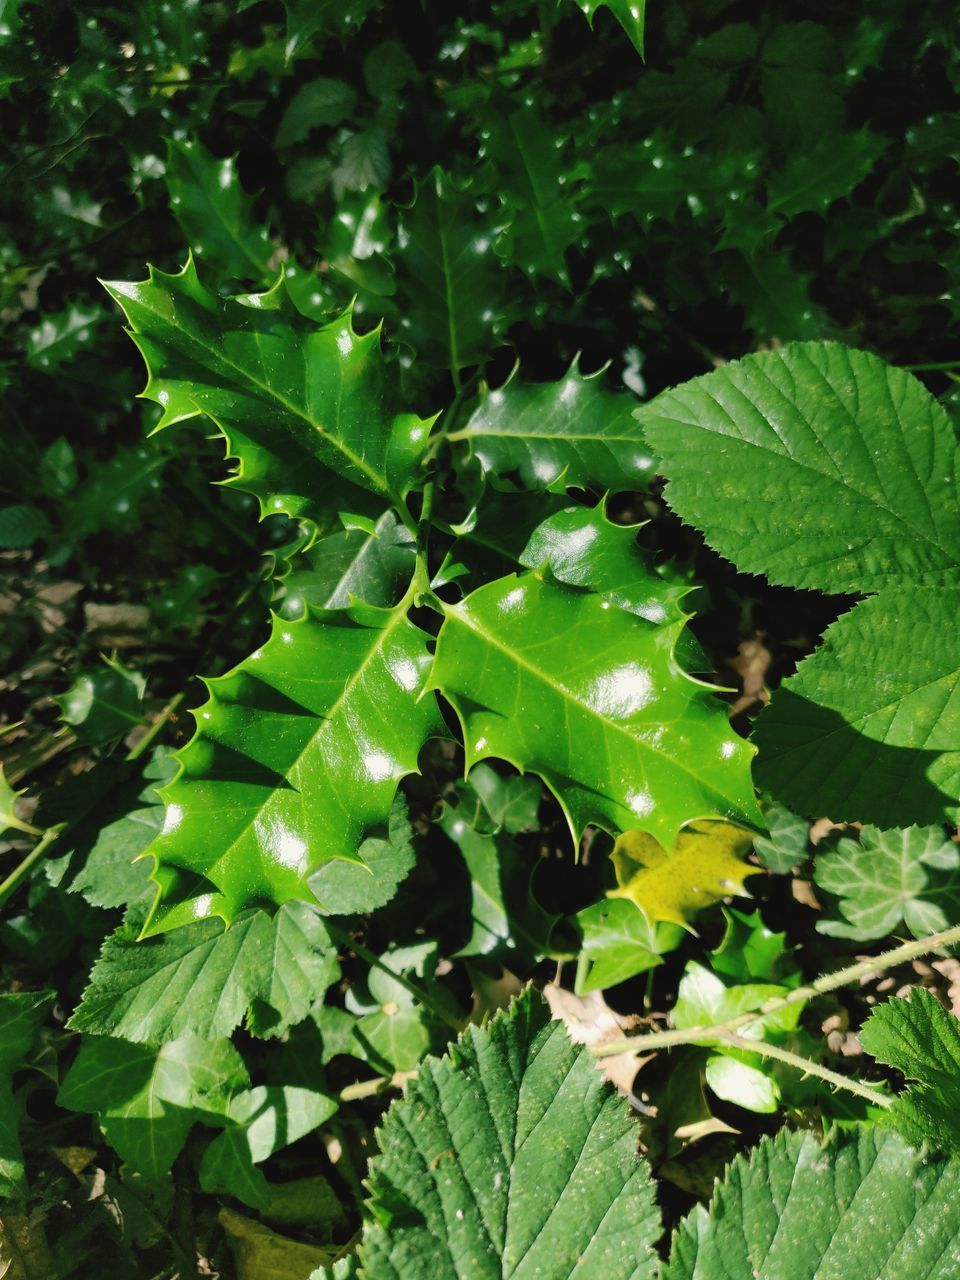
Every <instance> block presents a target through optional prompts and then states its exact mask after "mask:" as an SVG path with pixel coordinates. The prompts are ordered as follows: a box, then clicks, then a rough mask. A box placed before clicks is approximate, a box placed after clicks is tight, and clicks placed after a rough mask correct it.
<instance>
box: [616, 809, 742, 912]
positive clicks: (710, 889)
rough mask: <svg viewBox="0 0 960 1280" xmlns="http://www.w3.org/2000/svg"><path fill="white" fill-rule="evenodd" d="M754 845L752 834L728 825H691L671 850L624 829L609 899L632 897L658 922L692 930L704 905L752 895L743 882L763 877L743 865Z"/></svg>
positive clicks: (682, 832)
mask: <svg viewBox="0 0 960 1280" xmlns="http://www.w3.org/2000/svg"><path fill="white" fill-rule="evenodd" d="M752 844H753V834H752V832H750V831H744V830H743V828H742V827H736V826H734V825H733V824H732V823H729V822H695V823H691V825H690V826H688V827H685V828H684V829H683V830H682V831H681V832H680V834H679V835H678V836H677V839H676V842H675V844H674V846H673V848H672V849H671V850H670V851H669V852H668V851H667V850H666V849H664V848H663V847H662V846H661V845H660V844H659V843H658V842H657V841H656V840H655V839H654V837H653V836H651V835H648V834H647V833H646V832H644V831H625V832H624V833H623V834H622V835H621V836H618V837H617V842H616V844H615V845H614V847H613V854H612V855H611V856H612V858H613V865H614V868H615V870H616V873H617V885H618V887H617V888H616V889H613V890H611V893H610V896H611V897H615V898H627V899H629V900H630V901H631V902H632V903H634V904H635V905H636V906H638V907H639V908H640V910H641V911H642V912H643V913H644V915H645V916H646V917H647V918H648V919H649V920H650V921H652V922H654V923H656V922H658V921H661V920H667V921H670V922H672V923H673V924H679V925H682V926H683V927H684V928H686V929H689V928H690V927H691V923H692V917H693V916H694V915H696V914H697V912H698V911H702V910H703V909H704V908H705V907H709V906H712V905H713V904H714V903H715V902H722V901H723V899H724V898H727V897H730V896H731V895H735V894H736V895H739V896H741V897H749V896H750V895H749V893H748V891H747V888H746V886H745V885H744V880H745V879H746V877H747V876H750V875H758V874H760V868H759V867H752V866H750V865H749V863H745V862H744V861H743V859H744V857H745V856H746V854H747V853H749V851H750V847H751V845H752Z"/></svg>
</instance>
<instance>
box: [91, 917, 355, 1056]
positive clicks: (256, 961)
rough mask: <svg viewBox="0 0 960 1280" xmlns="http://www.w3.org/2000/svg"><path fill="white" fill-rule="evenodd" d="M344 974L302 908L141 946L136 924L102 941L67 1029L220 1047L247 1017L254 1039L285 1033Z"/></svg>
mask: <svg viewBox="0 0 960 1280" xmlns="http://www.w3.org/2000/svg"><path fill="white" fill-rule="evenodd" d="M339 972H340V970H339V966H338V963H337V951H336V947H335V946H334V945H333V943H332V941H331V938H330V935H329V934H328V933H327V931H326V929H325V928H324V925H323V922H322V920H321V919H320V917H319V916H318V915H317V913H316V911H314V910H313V909H312V908H311V907H308V906H306V905H305V904H304V903H298V902H291V903H288V904H286V905H285V906H283V907H281V908H280V910H279V911H278V912H277V913H276V915H274V916H268V915H267V913H266V912H265V911H250V912H247V913H245V914H244V915H241V916H240V917H239V918H238V919H236V920H235V921H234V922H233V924H231V925H230V926H229V928H227V929H224V928H223V927H222V925H221V924H220V922H219V921H214V920H198V921H197V922H196V923H194V924H188V925H185V926H184V927H183V928H181V929H175V930H173V931H172V932H171V933H170V934H167V935H165V936H164V937H161V938H148V939H146V940H145V941H142V942H138V941H137V928H136V925H135V924H131V923H128V924H124V925H122V926H121V927H120V928H119V929H117V930H116V932H115V933H113V934H111V935H110V937H109V938H107V940H106V942H105V943H104V945H103V950H102V951H101V953H100V958H99V959H98V960H97V962H96V964H95V965H94V967H93V971H92V972H91V974H90V981H89V984H88V985H87V988H86V990H85V991H84V993H83V999H82V1000H81V1002H80V1004H79V1006H78V1007H77V1009H76V1011H75V1012H74V1014H73V1016H72V1017H71V1019H70V1024H69V1025H70V1027H71V1028H72V1029H73V1030H74V1031H86V1032H90V1033H93V1034H95V1035H107V1036H121V1037H123V1038H125V1039H127V1040H131V1041H136V1042H138V1043H146V1042H153V1043H163V1042H166V1041H170V1040H173V1039H176V1038H178V1037H180V1036H184V1035H192V1034H197V1035H201V1034H202V1035H204V1036H207V1037H208V1038H210V1039H214V1040H216V1039H219V1038H221V1037H224V1036H229V1035H230V1033H231V1032H232V1031H233V1030H234V1028H235V1027H237V1026H239V1024H240V1023H241V1021H243V1020H244V1019H245V1020H246V1023H247V1026H248V1028H249V1029H250V1030H251V1031H252V1032H253V1033H254V1034H255V1035H261V1036H273V1035H279V1034H281V1033H282V1032H283V1031H285V1030H286V1029H287V1028H288V1027H290V1026H292V1025H293V1024H294V1023H297V1022H300V1021H302V1020H303V1019H304V1018H305V1017H306V1016H307V1014H308V1012H309V1010H310V1006H311V1005H312V1004H313V1002H314V1001H315V1000H317V999H318V998H319V997H320V996H321V995H322V994H323V993H324V992H325V991H326V990H327V988H328V987H329V986H330V985H331V984H332V983H333V982H335V981H336V980H337V977H338V976H339Z"/></svg>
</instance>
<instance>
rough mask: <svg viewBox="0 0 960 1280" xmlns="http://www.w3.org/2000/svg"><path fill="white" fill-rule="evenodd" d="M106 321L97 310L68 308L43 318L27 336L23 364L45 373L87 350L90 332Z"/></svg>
mask: <svg viewBox="0 0 960 1280" xmlns="http://www.w3.org/2000/svg"><path fill="white" fill-rule="evenodd" d="M105 318H106V313H105V312H104V311H103V310H102V309H101V308H100V307H81V306H73V307H68V308H67V309H66V311H60V312H57V313H56V314H54V315H47V316H45V317H44V318H43V320H42V321H41V322H40V324H39V325H37V326H36V328H34V329H31V330H30V332H29V333H28V334H27V354H26V358H27V364H28V365H31V366H32V367H33V368H35V369H43V370H44V372H49V371H50V370H52V369H58V368H59V367H60V366H61V365H62V364H66V363H67V362H68V361H70V360H72V359H73V358H74V357H75V356H76V355H77V353H78V352H79V351H85V350H88V349H89V345H90V343H91V342H92V341H93V338H94V330H95V329H96V327H97V325H99V324H101V323H102V322H103V320H104V319H105Z"/></svg>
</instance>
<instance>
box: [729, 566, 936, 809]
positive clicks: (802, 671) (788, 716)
mask: <svg viewBox="0 0 960 1280" xmlns="http://www.w3.org/2000/svg"><path fill="white" fill-rule="evenodd" d="M958 609H960V588H956V587H955V588H950V589H947V588H941V589H939V590H937V589H934V588H930V589H926V588H918V589H911V588H909V587H907V586H904V587H901V588H899V589H897V590H896V591H893V590H891V591H888V592H884V593H882V594H881V595H878V596H873V597H872V598H870V599H868V600H864V601H863V602H862V603H861V604H859V605H857V607H856V608H855V609H853V610H852V611H851V612H850V613H846V614H844V615H843V616H842V617H841V618H840V619H839V620H838V621H837V622H835V623H834V624H833V626H831V627H830V628H829V629H828V630H827V632H826V634H825V635H824V637H823V642H822V644H821V645H820V648H819V649H817V650H816V652H815V653H813V654H811V656H810V657H809V658H806V659H805V660H804V661H803V662H802V663H801V665H800V667H799V669H798V671H797V674H796V675H795V676H791V677H790V678H789V679H787V680H785V681H784V682H783V684H782V685H781V687H780V689H779V690H778V691H777V692H776V693H775V694H774V695H773V699H772V701H771V704H770V706H769V707H767V708H766V709H765V710H764V711H763V712H762V714H761V715H760V716H759V717H758V720H757V726H756V730H755V732H754V741H755V742H756V743H757V746H758V748H759V752H760V754H759V758H758V769H757V780H758V782H759V783H760V785H761V786H763V787H764V788H765V789H766V790H768V791H770V792H771V793H772V794H773V795H775V796H777V798H778V799H780V800H782V801H783V802H784V803H785V804H787V805H789V806H790V807H791V808H792V809H794V810H796V811H798V812H800V813H811V814H824V813H826V814H829V815H830V817H831V818H832V819H833V820H834V821H835V822H863V821H870V822H872V823H874V824H875V825H877V826H879V827H881V828H891V827H906V826H909V825H910V824H911V823H924V824H932V823H939V822H947V821H950V822H953V821H955V820H956V818H957V816H958V815H960V804H958V797H960V750H958V748H957V743H958V741H960V704H958V702H957V699H956V698H954V697H952V696H951V695H952V691H953V689H954V688H955V686H956V682H957V678H958V673H960V636H958V633H957V630H956V628H955V627H954V626H953V619H954V617H955V616H956V613H957V610H958ZM878 654H882V655H883V657H882V661H878V657H877V655H878Z"/></svg>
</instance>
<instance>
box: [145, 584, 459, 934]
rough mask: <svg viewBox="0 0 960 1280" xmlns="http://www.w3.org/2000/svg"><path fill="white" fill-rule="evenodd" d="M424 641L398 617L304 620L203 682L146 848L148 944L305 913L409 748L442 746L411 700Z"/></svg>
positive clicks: (384, 809) (356, 612)
mask: <svg viewBox="0 0 960 1280" xmlns="http://www.w3.org/2000/svg"><path fill="white" fill-rule="evenodd" d="M426 642H427V637H426V635H425V633H424V632H422V631H420V630H419V629H418V628H417V627H415V626H414V625H413V624H412V623H411V622H410V621H409V620H408V619H407V617H406V612H405V609H403V608H399V609H395V610H386V609H373V608H370V607H368V606H365V605H364V606H361V605H357V606H355V607H353V608H350V609H346V610H342V611H341V610H332V611H329V612H317V613H313V612H311V613H309V614H307V615H306V616H305V617H304V618H302V619H300V620H299V621H296V622H285V621H282V620H279V619H278V620H277V621H276V622H275V623H274V626H273V630H272V633H271V636H270V639H269V640H268V641H267V642H266V643H265V644H264V645H263V647H262V648H261V649H258V650H257V651H256V653H254V654H252V655H251V657H250V658H248V659H247V660H246V661H245V662H244V663H242V664H241V665H240V666H239V667H237V668H235V669H234V670H233V671H232V672H230V673H229V674H227V675H225V676H221V677H220V678H219V679H217V680H211V681H210V682H209V684H208V687H209V689H210V701H209V702H208V703H207V704H206V705H205V706H204V707H202V708H201V709H200V710H199V711H198V712H197V733H196V736H195V737H194V738H193V739H192V741H191V742H190V743H188V745H187V746H186V747H185V748H184V749H183V750H182V751H181V752H179V754H178V759H179V760H180V763H181V766H182V771H181V773H180V774H179V776H178V777H177V778H176V779H175V780H174V782H173V783H171V784H170V786H169V787H167V788H165V790H164V800H165V802H166V805H167V812H166V819H165V824H164V829H163V832H162V833H161V835H160V836H159V837H158V839H157V840H156V841H155V842H154V844H153V845H152V846H151V848H150V852H151V853H152V854H153V856H154V857H155V859H156V862H157V868H156V872H155V879H156V880H157V882H158V884H159V886H160V893H159V898H158V905H157V908H156V911H155V914H154V915H153V917H152V918H151V921H150V923H149V929H150V930H151V931H156V930H158V929H162V928H169V927H172V926H174V925H177V924H185V923H187V922H189V921H190V920H192V919H194V918H196V916H197V915H198V914H199V915H219V916H222V917H223V918H224V919H226V920H230V919H232V918H233V917H235V916H236V915H237V913H238V912H239V911H241V910H243V909H244V908H246V907H253V906H260V905H263V904H265V903H276V904H277V905H280V904H282V903H284V902H287V901H289V900H290V899H295V898H300V899H303V900H305V901H307V902H317V901H318V899H317V895H316V893H315V891H314V889H313V888H312V884H311V876H312V875H313V873H314V872H315V871H316V870H317V869H318V868H319V867H321V866H322V865H323V864H324V863H325V862H326V861H328V860H329V859H331V858H345V859H347V860H348V861H354V862H358V860H359V853H358V851H359V849H360V847H361V845H362V842H363V841H364V840H365V839H366V838H367V837H368V836H372V835H380V836H382V835H383V834H384V833H385V828H386V823H387V819H388V816H389V813H390V807H391V805H392V803H393V798H394V795H395V794H396V790H397V784H398V783H399V781H400V779H401V778H402V777H404V776H405V775H406V774H408V773H414V772H416V770H417V767H418V766H417V755H418V752H419V751H420V748H421V747H422V746H423V744H424V742H425V741H426V740H427V739H428V738H429V737H432V736H435V735H438V734H442V733H443V726H442V723H441V721H440V719H439V714H438V712H437V709H436V706H435V704H434V702H433V700H431V699H423V700H421V701H418V698H419V695H420V694H421V692H422V690H423V687H424V682H425V679H426V676H427V671H428V669H429V667H430V655H429V653H428V652H427V643H426ZM361 865H362V864H361ZM320 905H322V903H321V904H320Z"/></svg>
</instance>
